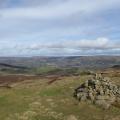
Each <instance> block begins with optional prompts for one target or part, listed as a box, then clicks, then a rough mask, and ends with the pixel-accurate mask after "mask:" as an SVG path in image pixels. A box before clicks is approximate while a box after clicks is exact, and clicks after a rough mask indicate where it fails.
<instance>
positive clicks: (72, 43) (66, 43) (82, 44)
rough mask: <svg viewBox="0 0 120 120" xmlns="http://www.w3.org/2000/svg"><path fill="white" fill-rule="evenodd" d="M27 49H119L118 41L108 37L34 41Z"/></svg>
mask: <svg viewBox="0 0 120 120" xmlns="http://www.w3.org/2000/svg"><path fill="white" fill-rule="evenodd" d="M26 49H29V50H40V49H75V50H77V49H79V50H92V49H94V50H105V49H120V43H113V42H112V41H111V40H109V39H108V38H97V39H96V40H87V39H84V40H62V41H59V42H51V43H41V44H38V43H34V44H32V45H30V46H28V47H27V48H26Z"/></svg>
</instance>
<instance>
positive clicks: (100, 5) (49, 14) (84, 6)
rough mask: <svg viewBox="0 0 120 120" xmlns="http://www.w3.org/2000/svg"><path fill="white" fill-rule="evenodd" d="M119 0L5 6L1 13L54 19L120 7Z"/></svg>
mask: <svg viewBox="0 0 120 120" xmlns="http://www.w3.org/2000/svg"><path fill="white" fill-rule="evenodd" d="M119 4H120V1H119V0H106V1H103V0H101V1H98V0H91V2H89V1H88V0H86V1H83V0H67V1H66V2H63V1H62V2H59V3H58V4H54V2H53V4H46V5H45V6H39V5H38V6H37V7H36V6H35V7H34V6H33V7H24V6H23V7H19V8H14V7H13V8H5V9H1V10H0V14H1V15H2V16H3V17H5V18H34V19H35V18H40V19H48V18H49V19H53V18H61V17H67V16H70V15H73V14H76V13H80V14H81V15H82V14H83V15H84V14H85V15H86V14H92V13H95V12H98V11H103V10H105V9H110V8H113V7H119Z"/></svg>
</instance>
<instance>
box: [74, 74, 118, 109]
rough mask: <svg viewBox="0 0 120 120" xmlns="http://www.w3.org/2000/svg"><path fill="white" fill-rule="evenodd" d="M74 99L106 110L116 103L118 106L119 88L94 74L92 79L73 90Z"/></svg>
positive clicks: (99, 75) (108, 80)
mask: <svg viewBox="0 0 120 120" xmlns="http://www.w3.org/2000/svg"><path fill="white" fill-rule="evenodd" d="M74 97H75V98H76V99H77V100H79V101H90V102H91V103H93V104H95V105H98V106H100V107H102V108H104V109H108V108H110V106H111V105H113V104H114V103H116V102H117V103H119V104H120V86H117V85H115V84H113V83H111V82H110V79H109V78H107V77H103V76H102V75H101V74H96V75H95V76H94V77H93V79H91V80H87V81H85V83H83V84H81V85H80V86H79V87H78V88H76V89H75V91H74Z"/></svg>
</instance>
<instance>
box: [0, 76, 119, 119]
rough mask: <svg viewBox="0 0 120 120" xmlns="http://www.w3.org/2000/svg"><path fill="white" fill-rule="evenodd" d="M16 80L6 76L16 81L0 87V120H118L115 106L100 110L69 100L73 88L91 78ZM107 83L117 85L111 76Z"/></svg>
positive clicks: (72, 99) (66, 77) (26, 78)
mask: <svg viewBox="0 0 120 120" xmlns="http://www.w3.org/2000/svg"><path fill="white" fill-rule="evenodd" d="M105 75H106V74H105ZM107 75H108V74H107ZM7 77H8V76H7ZM19 77H20V76H19ZM19 77H18V76H14V75H13V76H12V77H9V80H11V81H14V79H13V78H16V80H17V82H15V81H14V82H10V84H9V85H10V86H11V87H10V88H7V87H1V88H0V120H119V119H120V108H119V107H115V106H113V107H111V108H110V109H108V110H103V109H102V108H100V107H98V106H95V105H93V104H91V103H87V102H80V103H79V102H78V101H77V100H76V99H75V98H73V92H74V89H75V88H76V87H78V86H79V85H80V84H81V83H82V82H84V81H85V80H88V79H89V78H91V77H92V76H91V75H77V76H63V77H62V76H61V77H60V78H59V77H58V78H57V79H55V78H54V77H53V76H52V77H50V76H49V77H45V78H44V77H41V78H40V77H30V76H28V77H27V76H26V77H20V78H21V81H20V80H18V78H19ZM2 78H4V77H3V76H2V77H0V81H2ZM20 78H19V79H20ZM6 81H7V79H6ZM111 81H112V82H115V83H116V84H119V85H120V77H119V76H114V75H113V76H111ZM6 83H7V82H6Z"/></svg>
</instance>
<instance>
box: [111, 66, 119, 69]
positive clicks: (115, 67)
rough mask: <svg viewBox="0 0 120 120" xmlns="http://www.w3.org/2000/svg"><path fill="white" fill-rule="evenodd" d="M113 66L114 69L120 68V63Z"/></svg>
mask: <svg viewBox="0 0 120 120" xmlns="http://www.w3.org/2000/svg"><path fill="white" fill-rule="evenodd" d="M111 68H113V69H120V65H114V66H112V67H111Z"/></svg>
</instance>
